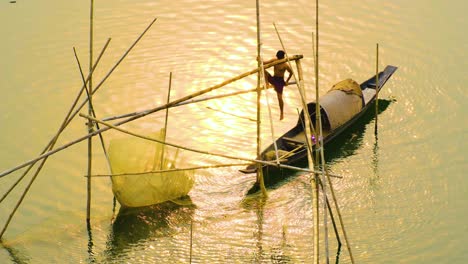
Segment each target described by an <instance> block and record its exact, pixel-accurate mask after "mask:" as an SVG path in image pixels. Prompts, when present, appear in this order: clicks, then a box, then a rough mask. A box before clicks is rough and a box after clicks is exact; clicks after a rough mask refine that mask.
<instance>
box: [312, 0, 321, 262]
mask: <svg viewBox="0 0 468 264" xmlns="http://www.w3.org/2000/svg"><path fill="white" fill-rule="evenodd" d="M318 18H319V2H318V0H316V1H315V32H316V36H315V42H316V50H315V91H316V103H315V107H316V108H315V113H316V115H317V114H318V115H319V116H320V103H319V102H318V97H319V96H318V90H319V70H318V69H319V61H318V57H319V55H318V47H319V20H318ZM317 119H318V118H317V116H316V119H315V124H317V122H318V120H317ZM319 142H320V135H319V136H318V137H317V138H316V144H317V143H319ZM319 146H320V147H321V144H320V145H319ZM317 161H318V158H317ZM317 166H318V162H317ZM318 178H319V177H318V175H317V174H315V189H314V194H315V197H317V199H316V200H315V202H314V206H315V212H314V215H316V216H317V217H316V218H314V229H315V231H314V234H317V236H314V238H315V241H314V262H315V263H316V264H318V263H319V262H320V260H319V258H320V256H319V237H318V235H319V230H318V214H319V208H318V186H317V181H318Z"/></svg>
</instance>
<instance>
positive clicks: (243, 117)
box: [206, 106, 257, 122]
mask: <svg viewBox="0 0 468 264" xmlns="http://www.w3.org/2000/svg"><path fill="white" fill-rule="evenodd" d="M206 108H207V109H210V110H213V111H215V112H220V113H223V114H225V115H230V116H234V117H237V118H242V119H247V120H249V121H253V122H257V120H256V119H253V118H250V117H245V116H240V115H234V114H231V113H228V112H225V111H222V110H218V109H214V108H212V107H209V106H207V107H206Z"/></svg>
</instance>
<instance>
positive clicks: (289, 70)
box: [286, 65, 293, 84]
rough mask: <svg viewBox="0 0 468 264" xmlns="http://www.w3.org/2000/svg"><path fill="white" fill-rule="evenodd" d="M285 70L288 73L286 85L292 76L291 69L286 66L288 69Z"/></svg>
mask: <svg viewBox="0 0 468 264" xmlns="http://www.w3.org/2000/svg"><path fill="white" fill-rule="evenodd" d="M286 70H287V71H288V72H289V76H288V79H286V84H288V82H289V80H290V79H291V77H292V75H293V74H292V70H291V67H289V65H288V67H287V68H286Z"/></svg>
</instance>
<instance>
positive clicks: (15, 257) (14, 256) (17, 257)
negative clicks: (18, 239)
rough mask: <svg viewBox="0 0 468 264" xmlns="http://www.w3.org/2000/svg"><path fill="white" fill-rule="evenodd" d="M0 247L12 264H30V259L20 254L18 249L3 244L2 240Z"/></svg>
mask: <svg viewBox="0 0 468 264" xmlns="http://www.w3.org/2000/svg"><path fill="white" fill-rule="evenodd" d="M0 246H1V247H3V248H4V249H5V250H6V251H7V252H8V254H9V255H10V257H11V260H12V262H13V263H17V264H25V263H31V258H29V257H28V256H27V255H25V254H24V253H22V252H20V251H19V250H18V249H16V248H13V247H12V246H9V245H8V244H7V243H4V242H3V241H2V240H0Z"/></svg>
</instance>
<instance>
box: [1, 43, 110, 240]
mask: <svg viewBox="0 0 468 264" xmlns="http://www.w3.org/2000/svg"><path fill="white" fill-rule="evenodd" d="M110 40H111V39H110V38H109V39H108V40H107V42H106V44H105V45H104V47H103V49H102V51H101V53H100V55H99V57H98V59H97V60H96V62H95V63H94V67H93V69H92V71H91V72H90V73H92V72H93V71H94V70H95V69H96V67H97V65H98V63H99V62H100V60H101V58H102V56H103V55H104V52H105V50H106V49H107V47H108V45H109V43H110ZM87 81H89V76H88V78H87V79H86V82H87ZM85 89H86V86H85V85H83V87H82V88H81V89H80V91H79V93H78V95H77V96H76V98H75V100H74V102H73V104H72V106H71V107H70V109H69V111H68V113H67V115H66V116H65V118H64V120H63V122H62V124H61V126H60V128H59V130H58V131H57V132H56V134H55V135H54V137H52V139H51V140H50V141H49V143H48V144H47V146H46V147H45V148H44V150H43V151H42V155H44V154H45V153H47V152H50V151H51V150H52V149H53V148H54V146H55V143H56V142H57V140H58V138H59V136H60V134H61V133H62V132H63V131H64V130H65V128H66V127H67V126H68V124H69V123H70V122H71V120H72V119H73V117H74V115H72V114H71V113H72V111H73V109H74V108H75V107H76V105H77V103H78V100H79V99H80V97H81V95H82V93H83V90H85ZM47 157H48V156H46V157H45V158H44V159H43V160H42V162H41V163H40V165H39V167H38V168H37V170H36V172H35V173H34V175H33V176H32V178H31V180H30V181H29V183H28V185H27V186H26V188H25V190H24V191H23V194H22V195H21V197H20V199H19V200H18V202H17V203H16V205H15V208H14V209H13V211H12V212H11V214H10V215H9V217H8V219H7V221H6V223H5V225H4V227H3V229H2V231H1V232H0V239H1V238H2V237H3V234H4V233H5V231H6V229H7V228H8V226H9V224H10V222H11V220H12V219H13V216H14V215H15V213H16V211H17V210H18V208H19V206H20V205H21V203H22V202H23V200H24V198H25V197H26V194H27V193H28V191H29V189H30V188H31V186H32V184H33V183H34V181H35V180H36V178H37V176H38V175H39V172H40V171H41V169H42V167H43V166H44V164H45V162H46V161H47ZM37 161H39V159H37V160H35V161H34V162H31V163H29V164H27V165H25V166H23V167H26V166H29V167H28V168H27V169H26V171H25V172H24V173H23V174H22V175H21V177H20V178H19V179H18V180H17V181H16V182H15V183H14V184H13V185H12V187H10V189H9V190H8V191H7V192H6V193H5V195H4V196H3V197H2V199H0V203H1V202H2V201H3V200H4V199H5V198H6V197H7V196H8V194H10V193H11V191H12V190H13V189H14V188H15V187H16V186H17V185H18V184H19V182H21V181H22V180H23V179H24V177H25V176H26V175H27V174H28V172H29V171H30V170H31V169H32V167H33V166H34V165H35V164H36V162H37ZM10 171H11V172H13V171H16V170H10ZM11 172H10V173H11ZM8 174H9V173H8ZM5 175H7V174H5ZM5 175H3V176H0V178H1V177H4V176H5Z"/></svg>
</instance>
